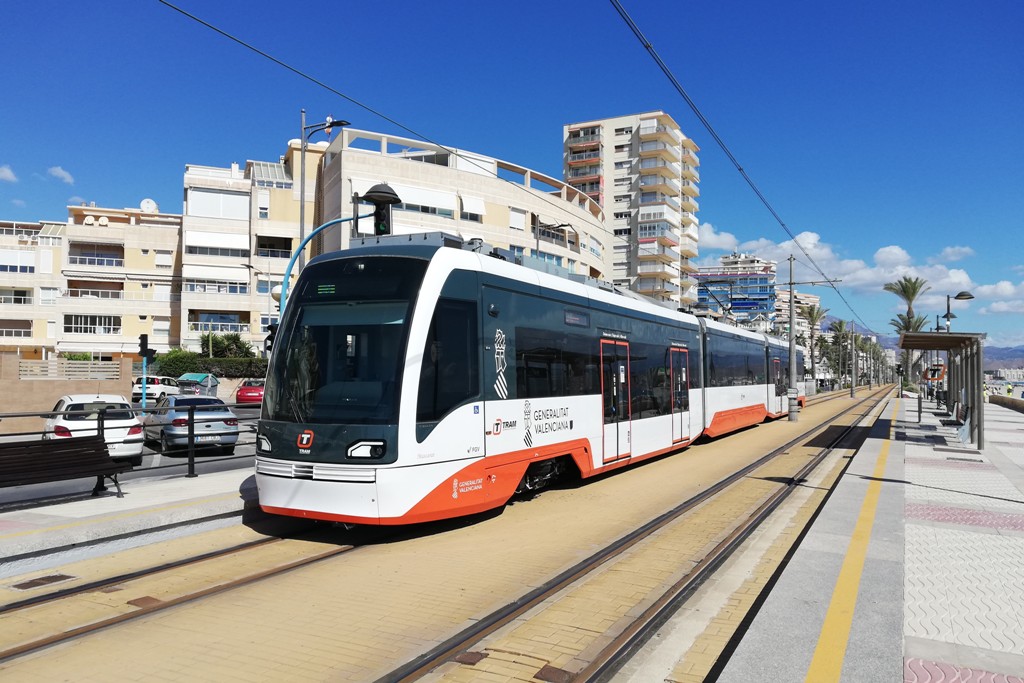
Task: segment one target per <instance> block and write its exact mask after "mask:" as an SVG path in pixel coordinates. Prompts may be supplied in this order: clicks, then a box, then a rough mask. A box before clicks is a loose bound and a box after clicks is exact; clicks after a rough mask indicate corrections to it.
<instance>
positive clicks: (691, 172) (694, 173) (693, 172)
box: [680, 164, 700, 183]
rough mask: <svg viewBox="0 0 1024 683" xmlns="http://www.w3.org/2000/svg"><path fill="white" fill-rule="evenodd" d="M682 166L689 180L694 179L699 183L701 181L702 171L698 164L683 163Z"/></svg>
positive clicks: (683, 172)
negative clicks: (699, 169)
mask: <svg viewBox="0 0 1024 683" xmlns="http://www.w3.org/2000/svg"><path fill="white" fill-rule="evenodd" d="M680 168H681V171H682V175H683V177H684V178H686V179H687V180H692V181H694V182H697V183H699V182H700V172H699V171H698V170H697V167H696V166H691V165H690V164H681V165H680Z"/></svg>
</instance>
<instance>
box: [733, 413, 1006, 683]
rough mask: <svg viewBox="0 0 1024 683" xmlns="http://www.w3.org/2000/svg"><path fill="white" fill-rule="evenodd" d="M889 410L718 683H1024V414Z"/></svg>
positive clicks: (765, 603)
mask: <svg viewBox="0 0 1024 683" xmlns="http://www.w3.org/2000/svg"><path fill="white" fill-rule="evenodd" d="M917 405H918V404H917V399H916V398H911V399H908V398H903V399H899V400H898V401H897V400H895V399H894V400H893V401H891V402H890V405H889V407H888V408H887V409H886V412H884V413H883V418H887V419H883V420H880V421H879V423H878V424H877V425H876V428H875V430H874V431H873V432H872V434H871V436H870V438H869V440H868V442H867V443H866V444H865V447H864V448H863V449H862V450H861V451H860V452H859V453H858V454H857V456H856V458H855V459H854V461H853V462H852V463H851V464H850V468H849V469H848V470H847V473H846V475H845V476H844V477H843V481H842V482H841V483H840V484H839V487H838V488H837V489H836V490H835V492H834V493H833V495H832V496H831V498H830V499H829V501H828V503H827V504H826V507H825V509H824V510H823V511H822V513H821V514H820V515H819V517H818V519H817V520H816V521H815V524H814V526H813V528H812V529H811V531H810V532H809V533H808V534H807V536H806V537H805V539H804V540H803V542H802V544H801V546H800V547H799V549H798V550H797V552H796V553H795V554H794V555H793V557H792V558H791V561H790V563H789V566H788V567H787V568H786V569H785V571H784V572H783V573H782V575H781V576H780V577H779V579H778V582H777V584H776V585H775V586H774V588H773V589H772V592H771V595H770V596H769V597H768V598H767V599H766V600H765V602H764V603H763V605H762V606H761V608H760V610H759V612H758V614H757V616H756V617H755V618H754V620H753V621H752V623H751V625H750V628H749V630H748V631H747V633H746V635H745V636H744V638H743V639H742V642H741V643H740V644H739V646H738V647H737V648H736V651H735V652H734V654H733V656H732V657H731V659H730V660H729V661H728V664H727V665H726V666H725V667H724V668H723V670H722V672H721V674H720V677H719V680H720V681H739V680H750V679H752V678H753V679H757V678H762V677H764V675H765V674H766V673H770V674H771V677H772V678H773V679H774V680H784V681H798V680H806V681H833V680H843V681H898V680H900V679H901V678H902V680H904V681H905V682H906V683H925V682H929V683H930V682H933V681H947V682H956V683H969V682H972V681H978V682H979V683H980V682H981V681H985V682H991V683H1011V682H1012V683H1024V414H1021V413H1017V412H1014V411H1012V410H1009V409H1007V408H1003V407H1001V406H997V405H993V404H985V449H984V450H983V451H979V450H977V449H974V448H973V447H972V446H971V445H970V444H963V443H961V442H960V440H959V438H958V436H957V432H956V430H955V428H954V427H952V426H947V425H945V424H943V420H944V418H945V415H944V414H942V413H941V412H939V411H938V409H937V408H936V406H935V404H934V403H930V402H927V401H925V402H924V404H923V410H922V411H921V416H920V421H918V409H917Z"/></svg>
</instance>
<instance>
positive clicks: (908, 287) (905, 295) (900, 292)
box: [882, 275, 931, 320]
mask: <svg viewBox="0 0 1024 683" xmlns="http://www.w3.org/2000/svg"><path fill="white" fill-rule="evenodd" d="M882 289H884V290H885V291H887V292H891V293H893V294H895V295H896V296H898V297H899V298H901V299H903V301H904V302H906V304H907V318H908V319H909V320H913V319H914V301H916V300H917V298H918V297H919V296H921V295H922V294H924V293H925V292H927V291H928V290H929V289H931V287H929V286H928V281H927V280H922V279H921V278H919V277H910V276H909V275H904V276H903V277H901V278H900V279H899V280H897V281H896V282H886V283H885V284H884V285H882Z"/></svg>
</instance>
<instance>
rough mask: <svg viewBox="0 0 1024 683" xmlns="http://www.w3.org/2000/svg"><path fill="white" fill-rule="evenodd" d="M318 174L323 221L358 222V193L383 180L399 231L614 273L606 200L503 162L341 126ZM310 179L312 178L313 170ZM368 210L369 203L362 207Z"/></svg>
mask: <svg viewBox="0 0 1024 683" xmlns="http://www.w3.org/2000/svg"><path fill="white" fill-rule="evenodd" d="M316 174H318V177H319V178H320V182H319V185H318V187H319V188H320V190H321V196H320V198H319V201H318V203H317V208H316V212H315V213H316V215H317V220H318V222H319V221H323V222H326V221H328V220H334V219H337V218H351V217H352V215H353V203H352V202H353V195H354V194H359V195H364V194H365V193H366V191H367V190H368V189H370V188H371V187H372V186H373V185H376V184H378V183H386V184H387V185H388V186H389V187H391V188H392V189H393V190H394V191H395V193H396V194H397V195H398V197H399V199H401V203H399V204H395V205H393V207H392V226H393V234H396V235H403V234H413V233H422V232H427V231H442V232H447V233H451V234H454V235H458V236H461V237H462V238H463V239H466V240H471V239H480V240H482V241H483V242H486V243H487V244H490V245H492V246H495V247H500V248H503V249H508V250H510V251H511V252H512V253H513V254H514V255H515V256H516V258H517V259H530V258H532V259H535V260H539V261H542V262H543V263H544V264H547V265H548V266H550V267H551V268H552V269H554V270H555V272H562V273H568V274H574V275H581V276H584V277H590V278H597V279H606V280H607V279H609V274H610V272H611V251H610V250H609V248H608V245H609V243H611V242H612V239H611V235H610V234H609V232H608V229H607V226H606V224H605V215H604V212H603V210H602V209H601V206H600V205H599V204H598V203H597V201H595V200H594V199H592V198H591V197H590V196H588V195H587V194H586V193H585V192H582V191H580V190H578V189H576V188H574V187H572V186H571V185H569V184H567V183H564V182H562V181H561V180H559V179H557V178H552V177H550V176H547V175H545V174H543V173H540V172H538V171H535V170H532V169H529V168H526V167H524V166H520V165H518V164H514V163H511V162H508V161H503V160H501V159H496V158H493V157H489V156H485V155H483V154H479V153H475V152H469V151H467V150H460V149H453V148H449V147H445V146H441V145H435V144H432V143H426V142H423V141H422V140H413V139H410V138H402V137H397V136H392V135H383V134H380V133H373V132H370V131H362V130H355V129H349V128H346V129H344V130H343V131H342V132H341V133H340V134H339V135H338V136H337V138H336V139H335V140H334V141H333V142H331V144H330V146H329V147H328V148H327V151H326V154H325V155H324V163H323V167H322V168H321V169H319V170H318V171H315V172H314V175H316ZM309 177H312V176H309ZM369 210H371V207H370V205H368V204H363V205H361V208H360V209H359V213H360V214H362V215H365V214H366V213H367V212H368V211H369ZM369 234H371V229H370V225H369V221H364V222H363V223H362V224H361V225H360V226H359V228H358V229H357V228H356V227H355V223H354V222H348V223H341V224H339V225H337V226H335V227H332V228H328V229H326V230H324V232H323V233H322V234H321V235H320V236H319V237H318V238H314V241H313V242H312V244H313V252H314V253H323V252H325V251H333V250H336V249H345V248H347V247H348V246H349V244H351V241H352V240H353V239H356V238H358V237H360V236H367V235H369Z"/></svg>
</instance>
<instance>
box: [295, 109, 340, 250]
mask: <svg viewBox="0 0 1024 683" xmlns="http://www.w3.org/2000/svg"><path fill="white" fill-rule="evenodd" d="M348 125H350V124H349V122H348V121H343V120H341V119H338V120H337V121H335V120H334V119H332V118H331V117H330V116H328V117H327V119H326V120H325V121H324V122H323V123H314V124H311V125H309V126H307V125H306V110H305V109H303V110H302V137H301V138H300V143H301V144H300V145H299V149H300V153H299V166H300V170H299V240H303V239H304V238H305V237H306V147H307V145H308V143H309V138H310V137H312V135H313V133H318V132H320V131H322V130H326V131H330V130H331V129H332V128H334V127H335V126H348ZM307 131H308V132H307ZM303 244H305V242H303ZM304 265H306V254H305V252H303V253H302V255H301V256H299V270H302V267H303V266H304Z"/></svg>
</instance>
